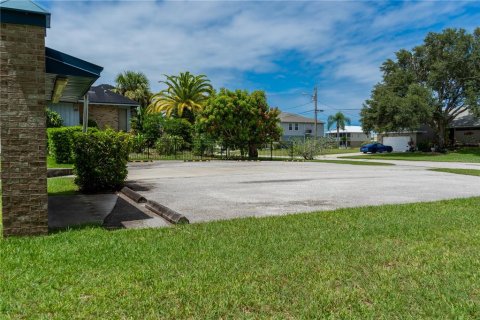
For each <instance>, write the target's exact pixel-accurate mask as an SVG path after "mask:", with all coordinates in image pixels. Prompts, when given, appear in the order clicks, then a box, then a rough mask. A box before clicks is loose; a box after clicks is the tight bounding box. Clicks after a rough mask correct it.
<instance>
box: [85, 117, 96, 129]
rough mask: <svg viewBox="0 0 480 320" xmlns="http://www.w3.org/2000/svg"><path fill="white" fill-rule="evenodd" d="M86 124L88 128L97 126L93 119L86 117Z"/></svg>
mask: <svg viewBox="0 0 480 320" xmlns="http://www.w3.org/2000/svg"><path fill="white" fill-rule="evenodd" d="M87 126H88V127H89V128H98V123H97V121H95V120H93V119H88V122H87Z"/></svg>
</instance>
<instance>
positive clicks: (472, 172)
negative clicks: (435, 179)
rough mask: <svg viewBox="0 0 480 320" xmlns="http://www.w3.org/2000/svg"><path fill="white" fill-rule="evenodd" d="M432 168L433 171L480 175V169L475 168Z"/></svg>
mask: <svg viewBox="0 0 480 320" xmlns="http://www.w3.org/2000/svg"><path fill="white" fill-rule="evenodd" d="M430 170H431V171H437V172H448V173H456V174H466V175H470V176H479V177H480V170H475V169H450V168H434V169H430Z"/></svg>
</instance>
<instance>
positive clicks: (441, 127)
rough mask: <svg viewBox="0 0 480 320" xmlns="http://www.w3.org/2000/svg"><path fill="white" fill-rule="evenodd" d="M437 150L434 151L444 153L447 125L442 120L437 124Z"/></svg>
mask: <svg viewBox="0 0 480 320" xmlns="http://www.w3.org/2000/svg"><path fill="white" fill-rule="evenodd" d="M437 138H438V148H437V150H436V151H440V152H444V151H445V148H446V147H447V140H448V139H447V123H446V121H444V120H443V119H441V120H439V121H438V124H437Z"/></svg>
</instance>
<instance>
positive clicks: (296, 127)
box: [295, 123, 298, 131]
mask: <svg viewBox="0 0 480 320" xmlns="http://www.w3.org/2000/svg"><path fill="white" fill-rule="evenodd" d="M295 131H298V123H295Z"/></svg>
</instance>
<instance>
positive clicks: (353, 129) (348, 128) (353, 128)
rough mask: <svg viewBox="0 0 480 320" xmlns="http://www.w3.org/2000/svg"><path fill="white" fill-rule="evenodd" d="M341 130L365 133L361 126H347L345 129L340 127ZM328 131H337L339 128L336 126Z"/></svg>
mask: <svg viewBox="0 0 480 320" xmlns="http://www.w3.org/2000/svg"><path fill="white" fill-rule="evenodd" d="M340 132H347V133H363V130H362V127H361V126H345V130H342V129H340ZM327 133H337V129H336V128H334V129H332V130H329V131H327Z"/></svg>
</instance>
